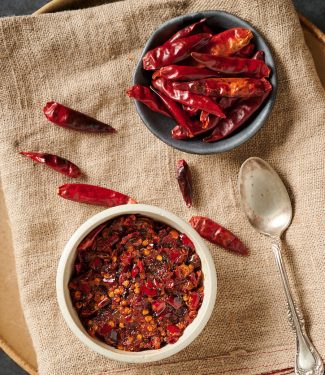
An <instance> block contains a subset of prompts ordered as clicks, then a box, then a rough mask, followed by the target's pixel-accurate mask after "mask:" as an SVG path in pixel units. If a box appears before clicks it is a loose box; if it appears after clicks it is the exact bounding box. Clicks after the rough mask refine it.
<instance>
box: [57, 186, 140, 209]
mask: <svg viewBox="0 0 325 375" xmlns="http://www.w3.org/2000/svg"><path fill="white" fill-rule="evenodd" d="M58 194H59V195H60V197H62V198H65V199H69V200H71V201H75V202H80V203H87V204H93V205H96V206H106V207H114V206H119V205H121V204H128V203H137V202H136V201H135V200H134V199H132V198H130V197H129V196H127V195H125V194H122V193H119V192H118V191H114V190H111V189H106V188H103V187H100V186H95V185H88V184H65V185H62V186H60V187H59V189H58Z"/></svg>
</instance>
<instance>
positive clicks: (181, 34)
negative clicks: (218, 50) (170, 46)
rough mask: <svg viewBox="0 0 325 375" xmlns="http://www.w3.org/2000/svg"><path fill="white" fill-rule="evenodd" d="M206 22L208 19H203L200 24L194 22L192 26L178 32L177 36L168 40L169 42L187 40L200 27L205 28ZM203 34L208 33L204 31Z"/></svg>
mask: <svg viewBox="0 0 325 375" xmlns="http://www.w3.org/2000/svg"><path fill="white" fill-rule="evenodd" d="M205 21H206V18H202V19H201V20H199V21H198V22H194V23H192V24H191V25H188V26H185V27H184V28H183V29H180V30H179V31H177V33H176V34H174V35H173V36H171V37H170V38H169V39H168V42H175V40H178V39H181V38H185V37H186V36H189V35H191V34H192V33H193V31H195V29H197V28H198V26H203V24H204V22H205ZM203 32H204V33H205V32H206V31H203Z"/></svg>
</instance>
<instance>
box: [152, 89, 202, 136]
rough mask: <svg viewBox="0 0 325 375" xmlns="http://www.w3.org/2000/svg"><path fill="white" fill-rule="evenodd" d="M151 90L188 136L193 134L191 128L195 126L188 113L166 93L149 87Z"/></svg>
mask: <svg viewBox="0 0 325 375" xmlns="http://www.w3.org/2000/svg"><path fill="white" fill-rule="evenodd" d="M151 90H152V91H154V92H155V93H156V94H157V95H158V96H159V98H160V99H161V101H162V102H163V103H164V104H165V106H166V108H168V111H169V112H170V114H171V115H172V116H173V118H174V120H175V121H176V122H177V123H178V124H179V126H181V127H182V128H183V129H184V130H185V132H186V134H188V137H190V138H191V137H192V136H193V129H194V128H195V124H194V122H193V121H192V120H191V119H190V117H189V115H188V114H187V113H186V112H185V111H184V110H183V109H182V108H181V107H180V106H179V104H177V103H176V102H175V101H174V100H172V99H170V98H169V97H168V96H167V95H165V94H163V93H162V92H159V91H156V90H155V89H154V88H152V87H151Z"/></svg>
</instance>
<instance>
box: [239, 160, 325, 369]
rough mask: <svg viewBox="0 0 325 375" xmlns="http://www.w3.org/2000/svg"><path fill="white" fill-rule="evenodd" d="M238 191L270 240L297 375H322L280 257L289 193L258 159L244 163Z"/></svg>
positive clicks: (256, 225) (251, 219)
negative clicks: (292, 339) (293, 337)
mask: <svg viewBox="0 0 325 375" xmlns="http://www.w3.org/2000/svg"><path fill="white" fill-rule="evenodd" d="M238 187H239V193H240V198H241V204H242V208H243V210H244V211H245V213H246V215H247V218H248V220H249V222H250V223H251V224H252V226H253V227H254V228H255V229H256V230H257V231H258V232H260V233H262V234H265V235H267V236H269V237H270V238H271V240H272V250H273V253H274V256H275V260H276V264H277V266H278V269H279V272H280V276H281V281H282V284H283V288H284V292H285V296H286V299H287V304H288V318H289V322H290V325H291V327H292V328H293V330H294V332H295V334H296V341H297V352H296V363H295V373H296V374H297V375H323V374H324V365H323V361H322V359H321V357H320V355H319V354H318V353H317V351H316V349H315V347H314V346H313V344H312V343H311V341H310V339H309V337H308V336H307V333H306V330H305V324H304V320H303V317H302V314H301V312H300V311H299V309H298V307H297V305H296V304H295V302H294V300H293V298H292V294H291V291H290V287H289V281H288V277H287V274H286V271H285V268H284V264H283V260H282V256H281V240H280V237H281V235H282V234H283V232H284V231H285V230H286V229H287V228H288V227H289V225H290V223H291V219H292V206H291V202H290V198H289V195H288V192H287V190H286V188H285V186H284V184H283V182H282V180H281V179H280V177H279V175H278V174H277V173H276V172H275V170H274V169H273V168H272V167H271V166H270V165H269V164H268V163H267V162H266V161H264V160H262V159H260V158H256V157H253V158H249V159H247V160H246V161H245V162H244V163H243V165H242V166H241V168H240V172H239V177H238Z"/></svg>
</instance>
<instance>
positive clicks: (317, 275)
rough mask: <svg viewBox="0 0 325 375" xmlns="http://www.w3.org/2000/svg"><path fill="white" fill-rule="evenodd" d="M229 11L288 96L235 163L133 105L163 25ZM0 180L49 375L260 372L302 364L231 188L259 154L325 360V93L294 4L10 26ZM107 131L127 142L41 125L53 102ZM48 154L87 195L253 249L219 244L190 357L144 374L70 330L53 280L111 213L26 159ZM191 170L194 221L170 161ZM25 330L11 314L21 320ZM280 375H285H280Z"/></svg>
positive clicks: (267, 263) (204, 4) (93, 14)
mask: <svg viewBox="0 0 325 375" xmlns="http://www.w3.org/2000/svg"><path fill="white" fill-rule="evenodd" d="M208 9H219V10H226V11H229V12H231V13H234V14H236V15H238V16H240V17H242V18H244V19H246V20H247V21H249V22H251V23H252V24H253V25H255V26H256V27H257V29H258V30H259V31H260V32H261V33H262V34H263V35H264V37H265V38H266V40H267V41H268V42H269V44H270V45H271V47H272V50H273V53H274V56H275V59H276V65H277V72H278V80H279V90H278V95H277V100H276V104H275V107H274V109H273V112H272V114H271V116H270V117H269V119H268V121H267V123H266V124H265V126H264V127H263V128H262V130H261V131H260V132H259V133H258V134H257V135H256V136H255V137H254V138H253V139H251V140H250V141H249V142H247V143H246V144H244V145H243V146H241V147H239V148H238V149H236V150H233V151H231V152H228V153H225V154H222V155H211V156H199V155H189V154H184V153H181V152H179V151H176V150H173V149H171V148H169V147H168V146H166V145H165V144H164V143H162V142H160V141H159V140H158V139H157V138H155V137H154V136H153V135H152V134H151V133H150V132H149V131H148V130H147V129H146V128H145V126H144V125H143V124H142V122H141V120H140V118H139V117H138V115H137V113H136V111H135V106H134V103H133V102H132V101H131V100H130V99H129V98H127V97H126V95H125V90H126V88H127V87H128V86H129V85H131V80H132V72H133V71H134V68H135V65H136V63H137V60H138V58H139V55H140V52H141V48H142V47H143V45H144V43H145V42H146V40H147V39H148V37H149V35H150V34H151V33H152V32H153V31H154V30H155V29H156V27H157V26H159V25H160V24H161V23H162V22H164V21H166V20H168V19H170V18H172V17H175V16H178V15H181V14H185V13H189V12H193V11H197V10H208ZM0 64H1V68H0V82H1V83H0V85H1V90H0V102H1V106H0V142H1V143H0V145H1V146H0V170H1V180H2V184H3V189H4V193H5V199H6V205H7V208H8V212H9V218H10V222H11V228H12V234H13V240H14V248H15V259H16V265H17V274H18V279H19V287H20V293H21V303H22V306H23V309H24V313H25V316H26V320H27V323H28V327H29V329H30V333H31V336H32V339H33V344H34V346H35V349H36V352H37V356H38V366H39V372H40V374H48V375H53V374H64V375H68V374H69V375H70V374H73V375H75V374H76V375H79V374H82V375H83V374H85V375H88V374H110V375H111V374H112V375H113V374H125V375H131V374H132V375H136V374H141V375H149V374H150V375H167V374H172V373H177V374H179V375H187V374H202V375H203V374H224V373H225V374H230V375H231V374H241V375H246V374H260V373H268V372H270V371H272V370H280V369H282V370H283V369H285V368H288V367H292V365H293V361H294V353H295V340H294V336H293V334H292V332H291V331H290V328H289V325H288V323H287V320H286V309H285V301H284V296H283V292H282V289H281V285H280V281H279V278H278V275H277V271H276V268H275V264H274V260H273V255H272V252H271V249H270V241H269V239H267V238H265V237H263V236H260V235H258V234H257V233H256V232H254V230H253V229H252V228H251V227H250V226H249V224H248V222H247V221H246V219H245V217H244V215H243V214H242V212H241V209H240V206H239V200H238V192H237V186H236V179H237V173H238V170H239V167H240V165H241V163H242V162H243V161H244V160H245V159H246V158H247V157H250V156H253V155H255V156H260V157H262V158H264V159H266V160H267V161H269V162H270V163H271V164H272V165H273V166H274V167H275V168H276V170H277V171H278V172H279V173H280V175H281V177H282V178H283V179H284V181H285V183H286V185H287V187H288V188H289V190H290V195H291V198H292V201H293V204H294V211H295V212H294V219H293V222H292V225H291V227H290V229H289V230H288V231H287V234H286V236H285V241H284V249H283V250H284V257H285V262H286V264H287V268H288V272H289V277H290V279H291V284H292V287H293V291H294V294H295V296H296V298H297V300H298V303H299V304H300V306H301V307H302V309H303V311H304V313H305V318H306V322H307V327H308V330H309V331H310V335H311V338H312V340H313V342H314V343H315V345H316V346H317V348H318V349H319V351H320V353H321V354H322V355H323V356H325V336H324V335H325V334H324V332H325V298H324V286H325V276H324V275H325V260H324V259H325V257H324V231H325V228H324V200H325V194H324V187H323V185H324V138H325V137H324V120H325V113H324V92H323V89H322V87H321V85H320V82H319V80H318V78H317V75H316V72H315V69H314V65H313V62H312V58H311V56H310V54H309V52H308V50H307V47H306V45H305V42H304V39H303V35H302V30H301V28H300V25H299V21H298V18H297V16H296V13H295V11H294V8H293V6H292V4H291V2H290V1H289V0H285V1H283V0H274V1H269V0H259V1H254V0H243V1H237V0H205V1H202V0H193V1H185V0H179V1H176V0H167V1H161V0H159V1H155V0H150V1H148V0H144V1H143V0H142V1H135V0H127V1H120V2H116V3H111V4H107V5H103V6H100V7H94V8H89V9H85V10H80V11H72V12H63V13H57V14H48V15H40V16H34V17H31V16H29V17H14V18H7V19H2V20H0ZM49 100H57V101H59V102H61V103H63V104H66V105H68V106H71V107H72V108H76V109H78V110H80V111H82V112H85V113H87V114H89V115H92V116H94V117H96V118H98V119H100V120H103V121H104V122H109V123H110V124H112V125H113V126H114V127H115V128H116V129H117V130H118V133H117V134H116V135H96V134H95V135H89V134H85V133H79V132H73V131H69V130H65V129H62V128H59V127H56V126H54V125H52V124H50V123H49V122H47V121H46V119H45V117H44V115H43V114H42V107H43V105H44V104H45V102H46V101H49ZM22 150H25V151H26V150H27V151H33V150H35V151H37V150H39V151H47V152H50V153H54V154H58V155H62V156H64V157H66V158H68V159H70V160H72V161H73V162H75V163H76V164H77V165H79V166H80V167H81V168H82V170H83V172H84V174H85V177H83V178H81V179H80V181H81V182H86V183H92V184H98V185H102V186H106V187H109V188H112V189H115V190H118V191H121V192H124V193H127V194H129V195H130V196H132V197H134V198H136V199H137V200H138V201H139V202H142V203H147V204H153V205H157V206H160V207H162V208H165V209H168V210H170V211H172V212H174V213H175V214H177V215H179V216H180V217H182V218H184V219H188V218H189V217H190V216H191V215H192V214H201V215H207V216H210V217H211V218H213V219H215V220H216V221H218V222H219V223H220V224H223V225H225V226H226V227H228V228H229V229H231V230H233V231H234V232H235V233H237V234H238V235H239V236H240V238H241V239H242V240H243V241H244V242H245V243H246V244H247V245H248V246H249V248H250V249H251V256H250V257H248V258H241V257H237V256H235V255H233V254H230V253H227V252H225V251H223V250H222V249H220V248H218V247H216V246H212V245H209V247H210V249H211V252H212V254H213V258H214V261H215V265H216V269H217V273H218V296H217V303H216V305H215V310H214V313H213V315H212V318H211V319H210V321H209V323H208V324H207V326H206V328H205V329H204V331H203V333H202V334H201V335H200V336H199V337H198V338H197V339H196V340H195V341H194V342H193V343H192V344H191V345H190V346H189V347H188V348H186V349H185V350H183V351H182V352H181V353H179V354H177V355H175V356H174V357H171V358H169V359H167V360H164V361H161V362H156V363H152V364H148V365H128V364H123V363H118V362H115V361H110V360H107V359H105V358H104V357H101V356H99V355H97V354H95V353H93V352H92V351H90V350H88V349H87V348H86V347H85V346H84V345H83V344H82V343H80V342H79V341H78V340H77V339H76V338H75V337H74V335H73V334H72V333H71V332H70V330H69V329H68V327H67V326H66V324H65V322H64V320H63V318H62V316H61V314H60V312H59V309H58V305H57V302H56V296H55V275H56V269H57V265H58V260H59V257H60V254H61V252H62V249H63V247H64V245H65V243H66V241H67V240H68V239H69V237H70V236H71V234H72V233H73V232H74V230H76V229H77V227H78V226H79V225H80V224H81V223H83V222H84V221H85V220H86V219H87V218H89V217H90V216H91V215H93V214H95V213H97V212H99V211H100V210H101V208H98V207H94V206H87V205H82V204H78V203H75V202H70V201H66V200H63V199H61V198H59V197H57V195H56V188H57V186H59V185H61V184H63V183H67V182H70V180H69V179H68V178H65V177H63V176H61V175H60V174H58V173H55V172H53V171H51V170H48V169H46V168H45V167H43V166H41V165H35V166H34V165H33V163H32V162H31V161H30V160H28V159H26V158H23V157H22V156H20V155H19V154H18V152H19V151H22ZM180 158H185V159H186V160H187V162H188V163H189V165H190V166H191V168H192V171H193V180H194V190H195V191H194V193H195V194H194V195H195V199H194V208H192V209H190V210H189V209H187V208H186V207H185V205H184V203H183V201H182V199H181V196H180V193H179V191H178V187H177V183H176V180H175V171H174V168H175V161H176V160H177V159H180ZM13 319H14V317H13ZM282 373H283V371H282Z"/></svg>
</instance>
